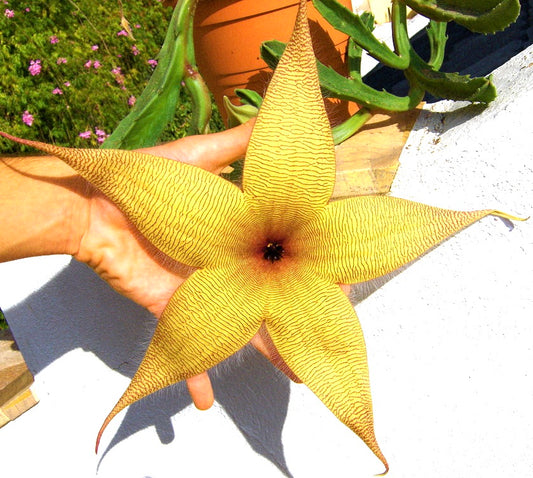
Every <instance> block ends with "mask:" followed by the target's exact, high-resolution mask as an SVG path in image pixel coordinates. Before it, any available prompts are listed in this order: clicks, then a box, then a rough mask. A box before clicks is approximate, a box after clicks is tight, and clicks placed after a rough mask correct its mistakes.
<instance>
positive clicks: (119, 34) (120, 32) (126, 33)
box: [117, 30, 128, 37]
mask: <svg viewBox="0 0 533 478" xmlns="http://www.w3.org/2000/svg"><path fill="white" fill-rule="evenodd" d="M127 36H128V32H127V31H126V30H120V31H119V32H118V33H117V37H127Z"/></svg>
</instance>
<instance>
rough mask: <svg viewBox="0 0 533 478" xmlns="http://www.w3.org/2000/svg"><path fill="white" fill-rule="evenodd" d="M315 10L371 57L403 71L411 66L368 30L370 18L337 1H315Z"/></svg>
mask: <svg viewBox="0 0 533 478" xmlns="http://www.w3.org/2000/svg"><path fill="white" fill-rule="evenodd" d="M313 4H314V6H315V8H316V9H317V10H318V11H319V12H320V14H321V15H322V16H323V17H324V18H325V19H326V20H327V21H328V22H329V23H331V25H333V26H334V27H335V28H336V29H337V30H339V31H341V32H343V33H345V34H347V35H348V36H350V37H352V38H353V39H354V41H355V42H356V43H357V44H358V45H359V46H361V47H362V48H364V49H365V50H366V51H367V52H368V54H369V55H371V56H373V57H374V58H376V59H377V60H379V61H380V62H381V63H383V64H384V65H387V66H390V67H391V68H396V69H399V70H403V69H405V68H407V67H408V66H409V58H408V57H407V58H405V57H403V56H398V55H397V54H396V53H394V52H393V51H392V50H391V49H390V48H389V47H388V46H387V45H386V44H385V43H383V42H380V41H379V40H378V39H377V38H376V37H375V36H374V35H373V34H372V29H370V28H368V25H367V23H368V18H362V17H361V16H360V15H357V14H355V13H353V12H351V11H350V10H348V9H347V8H346V7H344V6H343V5H341V4H340V3H339V2H337V1H336V0H313Z"/></svg>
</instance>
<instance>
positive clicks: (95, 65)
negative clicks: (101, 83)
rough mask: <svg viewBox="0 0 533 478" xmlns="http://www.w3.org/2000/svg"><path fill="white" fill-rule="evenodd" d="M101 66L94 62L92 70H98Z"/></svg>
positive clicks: (96, 61)
mask: <svg viewBox="0 0 533 478" xmlns="http://www.w3.org/2000/svg"><path fill="white" fill-rule="evenodd" d="M101 66H102V64H101V63H100V62H99V61H98V60H95V62H94V63H93V68H96V69H97V70H98V68H100V67H101Z"/></svg>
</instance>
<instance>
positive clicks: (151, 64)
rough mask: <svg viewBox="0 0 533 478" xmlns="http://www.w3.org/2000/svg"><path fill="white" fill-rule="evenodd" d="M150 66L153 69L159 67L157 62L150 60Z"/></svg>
mask: <svg viewBox="0 0 533 478" xmlns="http://www.w3.org/2000/svg"><path fill="white" fill-rule="evenodd" d="M148 64H149V65H150V66H151V67H152V68H155V67H156V66H157V60H148Z"/></svg>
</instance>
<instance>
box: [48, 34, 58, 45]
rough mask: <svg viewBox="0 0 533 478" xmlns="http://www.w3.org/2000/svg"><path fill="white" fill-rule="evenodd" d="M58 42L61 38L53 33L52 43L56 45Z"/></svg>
mask: <svg viewBox="0 0 533 478" xmlns="http://www.w3.org/2000/svg"><path fill="white" fill-rule="evenodd" d="M58 42H59V38H57V37H56V36H55V35H52V36H51V37H50V43H51V44H52V45H55V44H56V43H58Z"/></svg>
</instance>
